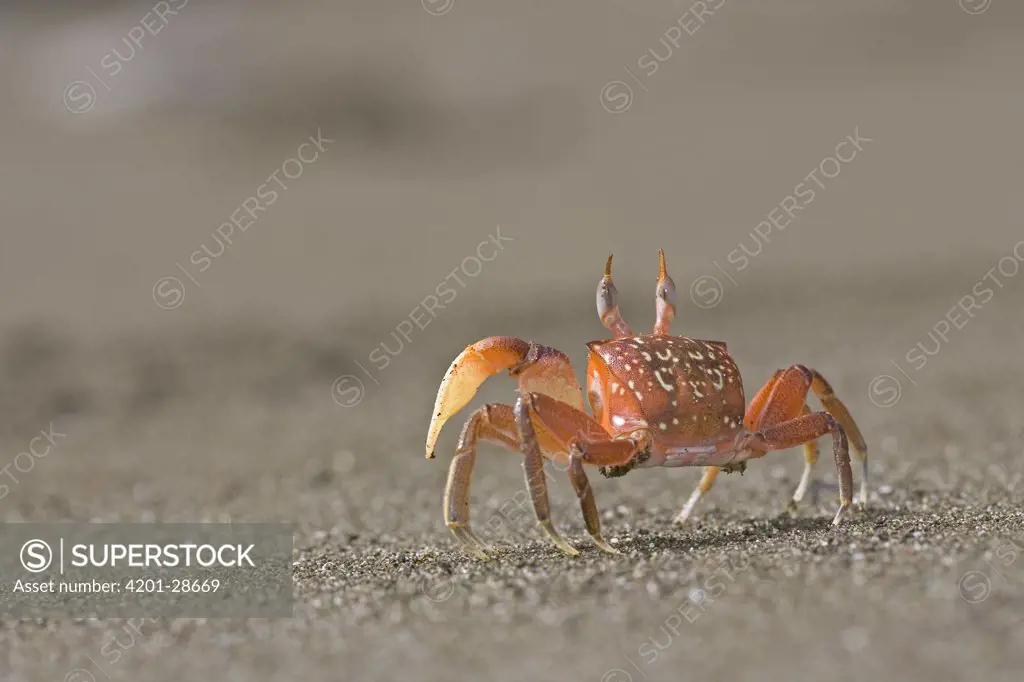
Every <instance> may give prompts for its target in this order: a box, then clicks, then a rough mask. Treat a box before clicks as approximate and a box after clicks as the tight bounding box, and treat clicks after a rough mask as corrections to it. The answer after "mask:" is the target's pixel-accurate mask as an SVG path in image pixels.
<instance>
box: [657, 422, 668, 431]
mask: <svg viewBox="0 0 1024 682" xmlns="http://www.w3.org/2000/svg"><path fill="white" fill-rule="evenodd" d="M658 428H659V429H661V430H662V431H664V430H665V429H667V428H668V424H666V423H665V422H661V423H659V424H658Z"/></svg>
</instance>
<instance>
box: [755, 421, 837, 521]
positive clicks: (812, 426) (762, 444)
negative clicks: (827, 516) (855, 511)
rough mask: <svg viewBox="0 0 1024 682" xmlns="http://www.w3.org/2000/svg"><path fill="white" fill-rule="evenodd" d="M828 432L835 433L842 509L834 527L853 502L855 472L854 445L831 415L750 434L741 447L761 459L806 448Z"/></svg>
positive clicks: (770, 427) (833, 437)
mask: <svg viewBox="0 0 1024 682" xmlns="http://www.w3.org/2000/svg"><path fill="white" fill-rule="evenodd" d="M828 433H831V434H832V449H833V454H834V456H835V460H836V474H837V476H838V478H839V509H838V510H837V511H836V516H835V518H834V519H833V520H832V525H833V526H837V525H839V520H840V519H841V518H842V516H843V514H844V513H845V512H846V510H847V509H848V508H849V507H850V504H851V503H852V501H853V500H852V497H853V470H852V469H851V468H850V446H849V443H848V442H847V438H846V432H845V431H844V430H843V427H842V426H840V424H839V422H838V421H836V419H835V418H834V417H833V416H832V415H831V414H829V413H828V412H811V413H810V414H806V415H803V416H800V417H797V418H796V419H791V420H789V421H784V422H782V423H781V424H775V425H773V426H769V427H767V428H765V429H763V430H761V431H758V432H755V433H751V434H747V435H746V436H745V437H744V438H743V441H742V443H741V445H740V447H741V449H750V450H753V451H755V452H754V456H755V457H760V456H762V455H763V454H765V453H766V452H771V451H773V450H788V449H789V448H793V447H796V446H797V445H803V444H804V443H807V442H810V441H813V440H817V439H818V438H821V437H822V436H824V435H825V434H828Z"/></svg>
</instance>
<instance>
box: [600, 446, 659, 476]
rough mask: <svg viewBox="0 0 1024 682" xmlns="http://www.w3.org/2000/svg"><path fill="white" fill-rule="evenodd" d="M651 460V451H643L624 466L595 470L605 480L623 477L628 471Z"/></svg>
mask: <svg viewBox="0 0 1024 682" xmlns="http://www.w3.org/2000/svg"><path fill="white" fill-rule="evenodd" d="M650 458H651V451H650V450H644V451H643V452H638V453H636V454H635V455H633V459H631V460H629V461H628V462H626V463H625V464H619V465H618V466H611V467H598V468H597V470H598V471H599V472H600V473H601V475H602V476H604V477H605V478H618V477H619V476H625V475H626V474H628V473H629V472H630V471H632V470H633V469H635V468H636V467H637V466H638V465H640V464H643V463H644V462H646V461H647V460H648V459H650Z"/></svg>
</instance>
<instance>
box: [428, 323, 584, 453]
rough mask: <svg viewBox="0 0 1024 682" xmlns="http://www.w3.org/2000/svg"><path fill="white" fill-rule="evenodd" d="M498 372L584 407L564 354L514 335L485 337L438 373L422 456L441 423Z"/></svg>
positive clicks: (430, 450) (524, 388) (431, 450)
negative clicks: (437, 386)
mask: <svg viewBox="0 0 1024 682" xmlns="http://www.w3.org/2000/svg"><path fill="white" fill-rule="evenodd" d="M502 370H509V374H510V375H513V376H516V377H518V379H519V388H520V390H521V391H524V392H530V391H539V392H542V393H546V394H547V395H549V396H551V397H553V398H556V399H557V400H561V401H563V402H566V403H569V404H570V405H572V406H573V407H576V408H578V409H581V410H582V409H584V406H583V394H582V392H581V391H580V387H579V384H578V383H577V382H576V375H575V373H574V372H573V369H572V365H571V364H570V362H569V358H568V357H566V355H565V354H564V353H562V352H561V351H558V350H555V349H554V348H548V347H547V346H541V345H540V344H536V343H530V342H529V341H524V340H522V339H517V338H515V337H514V336H491V337H488V338H486V339H483V340H481V341H477V342H476V343H474V344H472V345H470V346H467V347H466V349H465V350H464V351H462V352H461V353H460V354H459V356H458V357H457V358H455V360H453V361H452V364H451V367H449V368H448V371H447V372H446V373H445V375H444V380H442V381H441V387H440V388H438V390H437V400H436V401H435V402H434V411H433V413H432V415H431V417H430V428H429V429H428V431H427V447H426V451H427V459H431V458H432V457H433V456H434V446H435V445H436V444H437V438H438V436H440V434H441V428H442V427H443V426H444V424H445V422H446V421H448V420H449V419H450V418H451V417H452V416H454V415H455V414H456V413H457V412H458V411H459V410H461V409H462V408H463V407H465V406H466V405H467V404H468V403H469V401H470V400H472V399H473V396H474V395H476V392H477V389H478V388H480V385H481V384H483V383H484V381H486V380H487V379H488V377H492V376H494V375H495V374H497V373H498V372H500V371H502Z"/></svg>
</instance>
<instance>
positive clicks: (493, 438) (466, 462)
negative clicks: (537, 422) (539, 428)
mask: <svg viewBox="0 0 1024 682" xmlns="http://www.w3.org/2000/svg"><path fill="white" fill-rule="evenodd" d="M480 441H490V442H493V443H497V444H499V445H502V446H504V447H506V448H507V449H509V450H512V451H514V452H518V451H519V450H520V449H521V448H520V442H519V433H518V431H517V428H516V423H515V416H514V414H513V410H512V406H511V405H502V404H500V403H491V404H488V405H484V406H483V407H481V408H480V409H478V410H476V411H475V412H473V414H471V415H470V417H469V419H467V420H466V423H465V425H464V426H463V427H462V432H461V434H460V435H459V442H458V445H457V446H456V448H455V457H453V458H452V463H451V467H450V468H449V469H448V483H447V484H446V485H445V489H444V503H443V506H444V509H443V511H444V518H445V523H446V524H447V525H448V528H449V529H450V530H451V531H452V535H454V536H455V538H456V539H457V540H458V541H459V543H460V544H461V545H462V546H463V547H464V548H465V549H466V551H468V552H469V553H470V554H472V555H473V556H475V557H477V558H478V559H488V558H489V557H488V555H487V554H486V552H487V551H488V550H489V549H490V547H488V546H487V545H486V544H485V543H484V542H483V541H482V540H480V539H479V538H478V537H477V536H476V534H475V533H474V532H473V529H472V528H471V527H470V524H469V487H470V481H471V478H472V475H473V465H474V464H475V463H476V450H477V444H478V443H479V442H480ZM539 443H540V446H541V449H542V451H543V452H544V453H548V454H549V456H550V455H553V454H554V453H555V452H556V451H557V450H558V447H559V446H558V444H557V442H556V441H554V440H552V439H551V438H549V437H547V435H546V434H541V436H540V438H539ZM542 473H543V472H542Z"/></svg>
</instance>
